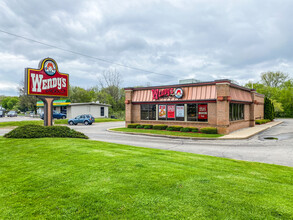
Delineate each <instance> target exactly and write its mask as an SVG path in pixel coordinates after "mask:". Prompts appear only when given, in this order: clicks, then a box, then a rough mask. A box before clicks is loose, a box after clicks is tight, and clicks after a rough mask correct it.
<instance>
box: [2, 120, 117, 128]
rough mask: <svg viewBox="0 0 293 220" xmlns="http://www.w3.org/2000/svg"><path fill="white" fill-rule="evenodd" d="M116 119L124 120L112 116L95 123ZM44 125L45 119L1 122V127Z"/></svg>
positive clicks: (66, 121)
mask: <svg viewBox="0 0 293 220" xmlns="http://www.w3.org/2000/svg"><path fill="white" fill-rule="evenodd" d="M115 121H122V120H119V119H112V118H96V119H95V123H100V122H115ZM67 123H68V119H55V120H54V124H67ZM28 124H30V125H43V124H44V121H43V120H39V121H33V120H32V121H9V122H0V128H2V127H14V126H21V125H28Z"/></svg>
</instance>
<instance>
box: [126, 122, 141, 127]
mask: <svg viewBox="0 0 293 220" xmlns="http://www.w3.org/2000/svg"><path fill="white" fill-rule="evenodd" d="M138 125H140V124H138V123H133V124H128V125H127V128H136V127H137V126H138Z"/></svg>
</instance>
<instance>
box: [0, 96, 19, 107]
mask: <svg viewBox="0 0 293 220" xmlns="http://www.w3.org/2000/svg"><path fill="white" fill-rule="evenodd" d="M18 102H19V98H18V97H5V98H4V99H2V102H1V104H2V107H3V108H5V109H7V110H12V109H15V106H16V105H17V103H18ZM15 110H16V109H15Z"/></svg>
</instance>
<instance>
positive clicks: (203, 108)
mask: <svg viewBox="0 0 293 220" xmlns="http://www.w3.org/2000/svg"><path fill="white" fill-rule="evenodd" d="M198 119H208V105H206V104H202V105H198Z"/></svg>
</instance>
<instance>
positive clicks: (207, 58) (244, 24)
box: [0, 0, 293, 95]
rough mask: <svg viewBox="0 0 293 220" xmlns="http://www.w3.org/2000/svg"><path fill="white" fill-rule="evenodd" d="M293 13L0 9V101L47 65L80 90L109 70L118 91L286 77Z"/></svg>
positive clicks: (151, 7)
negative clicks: (52, 63)
mask: <svg viewBox="0 0 293 220" xmlns="http://www.w3.org/2000/svg"><path fill="white" fill-rule="evenodd" d="M292 8H293V1H292V0H281V1H280V0H257V1H256V0H237V1H236V0H194V1H192V0H182V1H181V0H166V1H159V0H139V1H138V0H119V1H118V0H93V1H86V0H84V1H75V0H62V1H61V0H51V1H41V0H26V1H21V0H19V1H16V0H0V95H18V92H17V86H18V85H19V83H20V82H21V81H22V80H23V78H24V68H25V67H33V68H37V67H38V63H39V61H40V60H41V59H42V58H45V57H52V58H54V59H55V60H56V61H57V63H58V67H59V70H60V71H61V72H64V73H69V74H70V84H71V85H74V86H81V87H84V88H90V87H92V86H96V85H98V79H99V77H100V76H101V73H103V72H105V71H109V70H111V71H113V70H115V69H116V71H117V72H119V73H120V74H121V76H122V78H123V85H122V86H124V87H128V86H146V85H163V84H176V83H178V80H179V79H189V78H194V79H198V80H201V81H211V80H215V79H223V78H229V79H233V80H236V81H238V82H239V83H240V84H242V85H243V84H245V83H246V82H247V81H249V80H252V81H254V82H256V81H258V80H259V76H260V74H261V73H262V72H266V71H283V72H285V73H288V74H289V75H290V77H293V28H292V27H293V13H292ZM3 31H4V32H8V33H10V34H14V35H17V36H21V37H24V38H28V39H32V40H35V41H38V42H42V43H45V44H48V45H53V46H56V47H58V48H62V49H64V50H61V49H57V48H53V47H48V46H45V45H43V44H39V43H36V42H33V41H29V40H25V39H23V38H21V37H16V36H13V35H9V34H7V33H4V32H3ZM68 50H70V51H74V52H76V53H79V54H81V55H79V54H74V53H70V52H68ZM82 54H83V55H86V56H90V57H86V56H82ZM101 60H107V61H109V62H110V63H109V62H103V61H101ZM117 63H118V64H122V65H125V66H129V67H133V68H126V67H123V66H121V65H116V64H117ZM139 69H141V70H139ZM144 70H145V71H144Z"/></svg>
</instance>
